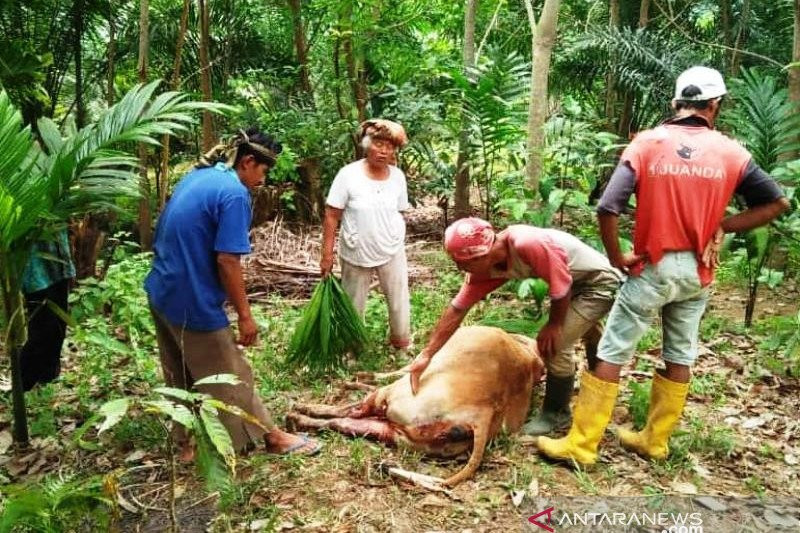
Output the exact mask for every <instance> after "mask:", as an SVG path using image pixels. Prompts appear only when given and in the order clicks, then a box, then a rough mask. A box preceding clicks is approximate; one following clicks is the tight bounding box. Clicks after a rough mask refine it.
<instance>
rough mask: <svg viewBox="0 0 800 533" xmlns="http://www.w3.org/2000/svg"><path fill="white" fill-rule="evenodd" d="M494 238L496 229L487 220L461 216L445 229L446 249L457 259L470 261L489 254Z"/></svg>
mask: <svg viewBox="0 0 800 533" xmlns="http://www.w3.org/2000/svg"><path fill="white" fill-rule="evenodd" d="M494 239H495V233H494V229H492V225H491V224H489V223H488V222H486V221H485V220H483V219H480V218H475V217H470V218H461V219H459V220H456V221H455V222H453V223H452V224H450V226H449V227H448V228H447V229H446V230H445V232H444V249H445V250H446V251H447V253H448V254H450V257H452V258H453V259H454V260H456V261H469V260H470V259H475V258H476V257H481V256H482V255H486V254H488V253H489V250H491V249H492V244H494Z"/></svg>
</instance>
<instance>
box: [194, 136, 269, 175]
mask: <svg viewBox="0 0 800 533" xmlns="http://www.w3.org/2000/svg"><path fill="white" fill-rule="evenodd" d="M241 146H247V148H249V149H250V150H252V151H253V152H256V153H257V154H258V155H259V156H261V157H262V158H263V159H266V160H267V162H268V163H269V164H270V165H274V164H275V161H277V160H278V156H277V154H276V153H275V152H274V151H272V150H270V149H269V148H267V147H266V146H263V145H261V144H258V143H256V142H251V141H250V138H249V137H248V136H247V133H245V132H244V130H239V133H237V134H236V135H234V136H233V137H231V138H230V139H229V140H228V142H226V143H220V144H218V145H216V146H215V147H214V148H212V149H211V150H209V151H208V152H206V153H205V154H203V155H202V156H200V161H199V163H198V164H197V166H198V167H199V168H203V167H213V166H214V165H216V164H217V163H219V162H220V161H221V162H223V163H225V164H226V165H228V166H229V167H231V166H233V164H234V162H235V161H236V154H237V152H238V151H239V148H240V147H241Z"/></svg>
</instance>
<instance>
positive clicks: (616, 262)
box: [610, 252, 644, 274]
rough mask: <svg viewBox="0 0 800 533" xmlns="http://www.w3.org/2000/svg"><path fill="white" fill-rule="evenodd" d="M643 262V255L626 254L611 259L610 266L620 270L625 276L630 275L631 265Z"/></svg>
mask: <svg viewBox="0 0 800 533" xmlns="http://www.w3.org/2000/svg"><path fill="white" fill-rule="evenodd" d="M643 260H644V256H643V255H637V254H635V253H633V252H628V253H626V254H622V256H620V257H617V258H611V259H610V262H611V266H613V267H614V268H617V269H619V270H621V271H622V272H624V273H625V274H630V268H631V267H632V266H633V265H635V264H637V263H640V262H641V261H643Z"/></svg>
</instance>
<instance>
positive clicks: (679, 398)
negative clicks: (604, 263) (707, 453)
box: [538, 67, 789, 464]
mask: <svg viewBox="0 0 800 533" xmlns="http://www.w3.org/2000/svg"><path fill="white" fill-rule="evenodd" d="M725 94H726V88H725V83H724V81H723V79H722V76H721V75H720V73H719V72H717V71H716V70H713V69H710V68H706V67H693V68H690V69H689V70H687V71H685V72H684V73H682V74H681V75H680V76H679V77H678V80H677V82H676V87H675V99H674V100H673V102H672V105H673V108H674V109H675V111H676V115H675V116H674V117H673V118H671V119H669V120H667V121H666V122H664V123H663V124H661V125H660V126H659V127H657V128H655V129H652V130H647V131H644V132H642V133H640V134H639V135H638V136H637V137H636V138H635V139H634V140H633V142H632V143H631V144H630V145H629V146H628V147H627V148H626V149H625V151H624V152H623V154H622V158H621V161H620V164H619V166H618V167H617V169H616V170H615V171H614V174H613V175H612V176H611V181H610V182H609V184H608V187H607V188H606V190H605V193H604V194H603V197H602V199H601V200H600V204H599V205H598V209H597V211H598V219H599V223H600V232H601V234H602V238H603V244H604V246H605V248H606V252H607V253H608V257H609V258H610V260H611V264H612V265H614V266H616V267H617V268H619V269H621V270H624V271H626V272H627V273H629V274H630V276H629V277H628V279H627V281H626V282H625V283H624V284H623V286H622V289H620V293H619V296H618V298H617V301H616V302H615V303H614V307H613V308H612V310H611V314H610V315H609V318H608V322H607V324H606V329H605V332H604V334H603V337H602V339H601V340H600V346H599V348H598V353H597V357H598V359H599V361H598V363H597V368H596V369H595V370H594V373H591V372H586V373H584V375H583V378H582V380H581V388H580V393H579V394H578V398H577V400H576V403H575V413H574V417H573V421H572V427H571V428H570V430H569V433H568V434H567V436H566V437H564V438H562V439H551V438H547V437H539V439H538V448H539V450H540V451H541V453H543V454H544V455H546V456H548V457H550V458H552V459H560V460H574V461H576V462H578V463H581V464H591V463H594V462H595V460H596V459H597V445H598V444H599V442H600V439H601V438H602V436H603V433H604V431H605V428H606V426H607V425H608V423H609V421H610V419H611V413H612V410H613V408H614V404H615V402H616V398H617V392H618V389H619V374H620V369H621V368H622V365H624V364H626V363H627V362H628V361H629V360H630V359H631V357H632V356H633V352H634V350H635V348H636V344H637V343H638V341H639V339H640V338H641V337H642V335H643V334H644V333H645V331H647V329H648V328H649V326H650V323H651V322H652V320H653V319H654V318H655V317H656V315H658V314H660V315H661V321H662V327H663V349H662V357H663V358H664V362H665V364H666V370H665V371H664V372H661V373H657V374H656V375H655V377H654V379H653V386H652V393H651V396H650V408H649V412H648V415H647V425H646V426H645V427H644V429H643V430H642V431H640V432H638V433H634V432H632V431H628V430H621V431H620V433H619V437H620V440H621V442H622V445H623V446H624V447H626V448H628V449H630V450H633V451H635V452H637V453H639V454H641V455H643V456H645V457H648V458H657V459H660V458H664V457H666V456H667V453H668V448H667V442H668V440H669V437H670V435H671V434H672V431H673V429H674V428H675V426H676V425H677V423H678V421H679V419H680V417H681V414H682V412H683V408H684V405H685V404H686V396H687V394H688V391H689V379H690V367H691V366H692V364H694V362H695V359H696V358H697V340H698V328H699V325H700V319H701V317H702V315H703V311H704V310H705V308H706V302H707V301H708V295H709V284H710V283H711V281H712V279H713V277H714V268H715V266H716V264H717V253H718V251H719V246H720V244H721V242H722V238H723V235H724V233H729V232H741V231H747V230H749V229H752V228H755V227H758V226H762V225H764V224H767V223H768V222H769V221H771V220H772V219H774V218H775V217H777V216H778V215H779V214H780V213H781V212H783V211H784V210H785V209H786V208H787V207H788V205H789V204H788V202H787V200H786V198H784V197H783V194H782V192H781V190H780V187H778V185H777V184H776V183H775V182H774V181H773V180H772V179H771V178H770V177H769V176H768V175H767V174H766V173H764V171H763V170H761V169H760V168H759V167H758V166H757V165H756V164H755V163H753V161H752V157H751V155H750V153H748V151H747V150H745V149H744V148H743V147H742V146H741V145H740V144H738V143H737V142H735V141H733V140H731V139H729V138H728V137H726V136H724V135H722V134H721V133H718V132H716V131H714V129H713V128H714V121H715V119H716V118H717V115H718V113H719V109H720V104H721V101H722V97H723V96H724V95H725ZM634 192H635V194H636V216H635V226H634V235H633V236H634V243H633V244H634V248H633V249H634V251H633V253H630V254H623V253H622V252H621V251H620V246H619V240H618V237H617V235H618V231H617V222H618V216H619V214H620V212H621V211H622V209H623V208H624V207H625V206H626V205H627V202H628V199H629V197H630V195H631V194H632V193H634ZM734 194H741V195H742V196H743V197H744V200H745V202H746V203H747V205H748V209H747V210H745V211H742V212H741V213H739V214H736V215H732V216H728V217H724V215H725V209H726V207H727V205H728V202H730V200H731V197H732V196H733V195H734ZM723 217H724V218H723Z"/></svg>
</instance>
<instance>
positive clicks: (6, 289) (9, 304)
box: [0, 265, 28, 448]
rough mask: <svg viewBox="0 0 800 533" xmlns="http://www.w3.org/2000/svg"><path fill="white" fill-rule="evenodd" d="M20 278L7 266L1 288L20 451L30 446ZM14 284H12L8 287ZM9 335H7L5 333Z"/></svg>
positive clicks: (15, 422) (14, 413)
mask: <svg viewBox="0 0 800 533" xmlns="http://www.w3.org/2000/svg"><path fill="white" fill-rule="evenodd" d="M16 276H17V274H16V273H14V272H13V271H12V268H11V266H10V265H4V268H3V272H2V281H3V283H2V284H0V298H2V300H3V312H4V314H5V317H6V320H7V322H8V332H7V337H6V338H5V340H6V341H7V344H6V349H7V350H8V358H9V361H10V366H11V402H12V412H13V416H14V442H16V443H17V445H18V446H20V447H23V448H24V447H26V446H27V445H28V415H27V412H26V410H25V391H24V390H23V385H22V367H21V366H20V360H19V357H20V353H21V352H22V346H23V345H24V344H25V303H24V301H23V299H22V293H21V292H20V290H19V286H18V285H17V284H16V283H14V281H15V280H16V278H15V277H16ZM9 281H10V283H8V282H9ZM3 333H6V332H3Z"/></svg>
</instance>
